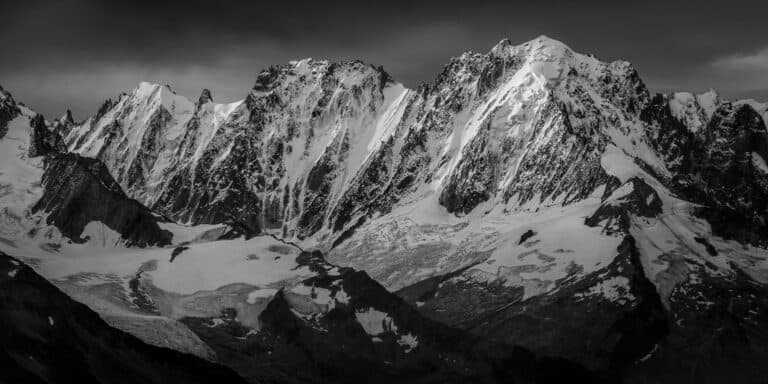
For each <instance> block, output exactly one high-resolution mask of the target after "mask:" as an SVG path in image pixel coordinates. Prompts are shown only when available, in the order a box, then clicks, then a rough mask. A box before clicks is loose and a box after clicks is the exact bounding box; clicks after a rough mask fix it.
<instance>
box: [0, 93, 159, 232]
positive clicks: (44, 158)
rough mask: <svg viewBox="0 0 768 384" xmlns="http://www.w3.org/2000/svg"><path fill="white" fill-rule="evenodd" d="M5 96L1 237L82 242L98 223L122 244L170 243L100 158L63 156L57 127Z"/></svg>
mask: <svg viewBox="0 0 768 384" xmlns="http://www.w3.org/2000/svg"><path fill="white" fill-rule="evenodd" d="M3 95H4V96H3V97H4V99H3V106H2V108H1V109H0V114H1V115H2V116H5V117H8V118H10V119H11V120H10V121H8V122H7V123H6V125H5V131H6V134H5V136H4V137H0V146H2V151H3V155H2V156H3V161H2V163H0V183H2V184H1V185H2V194H0V195H1V197H0V199H2V206H1V207H2V214H3V216H4V220H3V221H2V235H3V237H4V238H6V239H8V240H9V241H12V242H13V241H18V240H24V239H27V240H28V239H32V238H36V237H43V238H46V239H47V240H52V241H53V242H56V241H61V238H60V236H61V235H63V236H64V237H66V238H68V239H69V240H71V241H74V242H79V243H82V242H85V241H87V238H85V237H82V236H81V235H83V232H84V231H85V229H86V227H87V226H88V225H90V224H92V223H101V224H103V225H106V226H107V227H108V228H109V229H111V230H113V231H115V232H116V233H118V235H119V236H120V237H121V238H122V240H123V242H124V243H125V244H126V245H138V246H142V247H143V246H147V245H158V246H162V245H166V244H170V239H171V234H170V233H169V232H167V231H163V230H161V229H160V227H159V226H158V224H157V219H156V218H155V216H154V215H153V214H152V212H151V211H150V210H149V209H147V208H146V207H144V206H142V205H141V204H140V203H138V202H137V201H135V200H133V199H130V198H129V197H127V196H126V195H125V193H123V191H122V189H121V188H120V186H119V185H118V184H117V182H115V180H114V179H113V178H112V176H111V175H110V172H109V170H108V169H107V168H106V166H105V165H104V164H103V163H102V162H101V161H100V160H97V159H89V158H84V157H81V156H79V155H76V154H70V153H67V149H66V145H65V143H64V140H63V139H62V138H61V136H60V135H59V133H58V130H59V129H60V128H61V126H60V125H59V124H58V123H57V124H53V125H52V126H49V124H47V123H46V121H45V118H44V117H43V116H42V115H40V114H36V113H34V112H33V111H31V110H29V109H27V108H25V107H23V106H19V105H17V104H16V103H15V101H14V100H13V98H12V97H11V96H10V95H9V94H7V93H3ZM70 117H71V115H70ZM63 123H66V124H72V123H73V122H72V121H66V119H65V120H63ZM46 224H48V225H51V226H53V227H54V228H55V230H54V229H53V228H50V227H48V228H46Z"/></svg>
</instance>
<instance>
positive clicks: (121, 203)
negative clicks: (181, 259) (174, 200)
mask: <svg viewBox="0 0 768 384" xmlns="http://www.w3.org/2000/svg"><path fill="white" fill-rule="evenodd" d="M42 185H43V189H44V192H43V195H42V197H41V198H40V200H39V201H38V202H37V203H36V204H35V206H34V207H33V211H41V212H44V213H45V214H46V216H47V218H46V221H47V222H48V223H49V224H52V225H54V226H56V228H58V229H59V231H61V233H62V234H63V235H64V236H66V237H68V238H69V239H71V240H72V241H74V242H78V243H82V242H86V241H88V238H87V237H86V238H84V237H82V235H83V231H84V230H85V227H86V226H87V225H88V224H89V223H91V222H94V221H95V222H100V223H103V224H104V225H106V226H107V227H109V228H111V229H112V230H114V231H116V232H117V233H119V234H120V235H121V236H122V238H123V240H124V241H125V244H126V245H137V246H140V247H145V246H150V245H154V246H163V245H168V244H170V243H171V236H172V235H171V233H170V232H168V231H164V230H162V229H160V227H159V226H158V225H157V218H156V217H155V216H154V215H153V214H152V212H151V211H149V210H148V209H147V208H146V207H144V206H143V205H141V204H140V203H139V202H137V201H135V200H133V199H130V198H129V197H127V196H125V194H124V193H123V191H122V190H121V189H120V186H119V185H118V184H117V183H116V182H115V181H114V179H112V176H110V174H109V171H108V170H107V168H106V166H104V164H103V163H102V162H101V161H99V160H96V159H89V158H85V157H80V156H78V155H75V154H62V153H59V154H53V155H50V156H48V157H47V158H46V159H45V172H44V173H43V178H42Z"/></svg>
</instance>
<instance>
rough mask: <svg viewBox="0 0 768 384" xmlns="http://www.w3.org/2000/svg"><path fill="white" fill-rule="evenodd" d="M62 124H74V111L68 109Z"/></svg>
mask: <svg viewBox="0 0 768 384" xmlns="http://www.w3.org/2000/svg"><path fill="white" fill-rule="evenodd" d="M61 123H62V124H74V123H75V118H74V117H72V111H71V110H69V109H67V112H65V113H64V116H62V117H61Z"/></svg>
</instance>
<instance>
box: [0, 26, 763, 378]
mask: <svg viewBox="0 0 768 384" xmlns="http://www.w3.org/2000/svg"><path fill="white" fill-rule="evenodd" d="M253 83H254V85H253V87H252V89H251V90H250V91H249V92H246V91H244V94H245V95H244V96H245V97H244V98H243V99H242V100H240V101H237V102H234V103H228V104H219V103H217V102H216V99H215V95H211V92H209V91H207V90H204V91H203V92H202V94H201V95H200V97H199V98H198V99H197V100H188V99H186V98H185V97H183V96H180V95H178V94H176V93H174V91H173V90H172V88H171V87H169V86H166V85H158V84H151V83H141V84H139V85H138V86H137V87H136V88H135V89H133V90H130V91H128V92H125V93H122V94H120V95H119V96H117V97H115V98H113V99H110V100H106V101H105V102H104V103H103V105H102V106H101V107H100V108H98V112H97V113H96V114H95V115H93V116H91V117H89V118H87V119H85V120H84V121H75V120H74V119H73V117H72V115H71V114H70V113H66V114H64V116H62V117H60V118H58V119H51V118H50V117H48V118H46V117H43V116H42V115H40V114H38V113H36V112H35V111H33V110H31V109H30V108H28V107H27V106H25V104H23V103H22V102H21V101H20V100H16V99H14V97H13V96H12V92H13V90H2V89H0V91H1V92H0V340H2V342H1V344H2V351H0V362H2V364H0V365H2V367H3V368H2V369H0V382H3V383H70V382H73V383H167V382H173V383H474V382H479V383H511V382H514V383H549V382H552V383H563V382H572V383H581V382H610V383H616V382H624V383H667V382H686V383H689V382H691V383H693V382H695V383H726V382H728V383H732V382H733V383H765V380H766V377H768V364H766V362H768V250H767V249H766V247H768V165H766V163H767V162H768V130H766V121H768V104H762V103H760V102H757V101H754V100H739V101H729V100H724V99H723V98H721V97H720V96H719V95H718V94H717V92H716V91H714V90H712V91H709V92H707V93H703V94H692V93H688V92H677V93H672V94H653V93H651V92H650V91H649V90H648V88H647V87H646V86H645V84H644V83H643V80H642V79H641V77H640V75H639V74H638V72H637V71H636V70H635V69H634V68H633V67H632V65H631V64H630V63H628V62H625V61H615V62H611V63H606V62H602V61H600V60H599V59H597V58H595V57H593V56H591V55H583V54H579V53H577V52H574V51H573V50H571V49H570V48H569V47H567V46H566V45H564V44H563V43H561V42H559V41H556V40H553V39H550V38H547V37H544V36H542V37H539V38H536V39H534V40H532V41H529V42H527V43H524V44H520V45H515V44H513V43H511V42H510V41H508V40H503V41H501V42H499V43H498V44H497V45H496V46H495V47H493V49H491V50H490V52H488V53H486V54H477V53H465V54H463V55H461V56H459V57H456V58H453V59H451V60H450V62H449V63H448V64H447V65H446V66H445V67H444V70H443V71H442V72H441V73H440V74H438V75H437V77H436V78H435V79H434V80H433V81H432V82H430V83H427V84H423V85H421V86H419V87H418V88H417V89H408V88H406V87H405V86H403V85H401V84H400V83H398V82H397V80H396V79H393V78H392V77H390V76H389V75H388V74H387V73H386V72H385V71H384V70H383V69H382V68H381V67H376V66H371V65H368V64H365V63H362V62H359V61H345V62H328V61H322V60H314V59H305V60H300V61H294V62H290V63H288V64H286V65H282V66H275V67H270V68H268V69H266V70H263V71H262V72H260V73H259V74H258V76H257V77H256V79H255V80H254V81H253Z"/></svg>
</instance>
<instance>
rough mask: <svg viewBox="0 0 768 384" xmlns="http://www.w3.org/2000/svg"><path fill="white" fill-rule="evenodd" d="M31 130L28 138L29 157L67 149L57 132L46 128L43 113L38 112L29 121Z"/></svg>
mask: <svg viewBox="0 0 768 384" xmlns="http://www.w3.org/2000/svg"><path fill="white" fill-rule="evenodd" d="M31 126H32V132H31V137H30V139H29V150H28V156H29V157H39V156H47V155H52V154H56V153H62V152H66V151H67V147H66V146H65V145H64V140H63V139H62V138H61V136H59V134H58V133H56V132H54V131H52V130H50V129H48V126H47V125H46V124H45V118H44V117H43V115H40V114H38V115H37V116H35V117H34V118H33V119H32V122H31Z"/></svg>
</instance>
